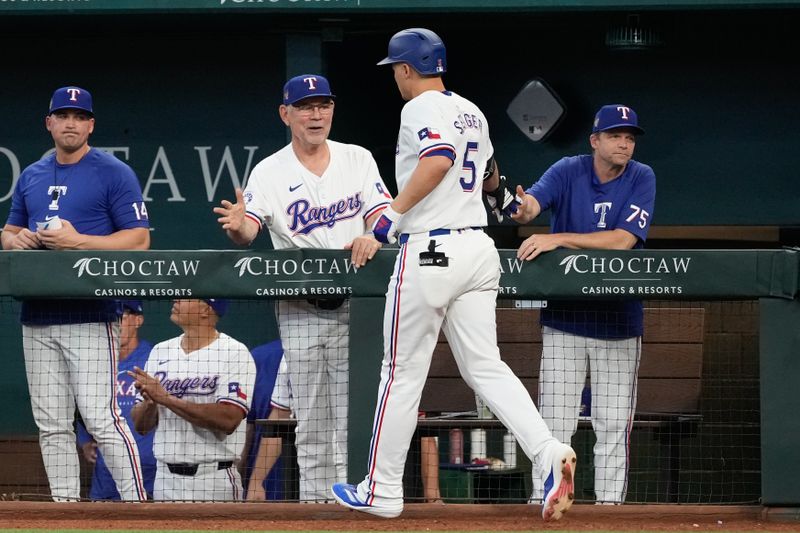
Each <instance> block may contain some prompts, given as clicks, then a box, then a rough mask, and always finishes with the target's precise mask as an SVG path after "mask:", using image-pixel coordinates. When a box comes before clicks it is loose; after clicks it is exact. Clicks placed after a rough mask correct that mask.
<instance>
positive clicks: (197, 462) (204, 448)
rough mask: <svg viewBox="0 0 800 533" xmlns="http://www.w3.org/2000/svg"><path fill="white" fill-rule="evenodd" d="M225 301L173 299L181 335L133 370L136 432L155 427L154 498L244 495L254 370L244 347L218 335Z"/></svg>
mask: <svg viewBox="0 0 800 533" xmlns="http://www.w3.org/2000/svg"><path fill="white" fill-rule="evenodd" d="M227 305H228V303H227V301H226V300H220V299H210V300H175V302H174V304H173V307H172V315H171V317H170V319H171V320H172V321H173V322H174V323H175V324H176V325H178V326H180V328H181V329H182V330H183V334H182V335H180V336H178V337H175V338H173V339H169V340H167V341H164V342H160V343H158V344H156V345H155V346H154V347H153V351H152V352H151V353H150V358H149V359H148V361H147V364H146V365H145V368H144V369H140V368H138V367H136V368H134V370H133V372H131V375H132V376H133V377H134V378H135V379H136V382H135V386H136V388H137V390H138V392H139V397H137V401H138V403H137V405H136V406H135V407H134V408H133V413H132V414H133V420H134V422H135V424H136V431H138V432H139V433H147V432H149V431H151V430H153V429H156V434H155V438H154V441H153V455H155V458H156V460H157V463H158V468H157V471H156V480H155V485H154V488H153V499H155V500H160V501H175V500H178V501H181V500H191V501H226V500H239V499H241V498H242V481H241V478H240V476H239V472H238V471H237V469H236V463H237V462H238V461H239V459H240V457H241V453H242V448H243V446H244V440H245V425H244V424H242V423H241V422H242V420H243V419H244V418H245V417H246V416H247V413H248V411H249V409H250V401H251V399H252V395H253V384H254V382H255V378H256V366H255V362H254V361H253V358H252V356H251V355H250V351H249V350H248V349H247V347H246V346H245V345H244V344H242V343H241V342H238V341H236V340H234V339H232V338H231V337H229V336H227V335H225V334H224V333H221V332H219V331H218V330H217V328H216V324H217V321H218V319H219V317H221V316H222V315H224V314H225V310H226V309H227Z"/></svg>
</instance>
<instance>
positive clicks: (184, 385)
mask: <svg viewBox="0 0 800 533" xmlns="http://www.w3.org/2000/svg"><path fill="white" fill-rule="evenodd" d="M153 377H154V378H156V379H157V380H159V381H160V382H161V386H162V387H164V390H166V391H167V392H168V393H169V394H171V395H172V396H176V397H178V398H183V397H184V396H186V395H189V396H208V395H210V394H214V393H215V392H216V391H217V385H218V384H219V376H203V377H193V378H177V379H168V378H167V373H166V372H156V373H155V374H154V375H153Z"/></svg>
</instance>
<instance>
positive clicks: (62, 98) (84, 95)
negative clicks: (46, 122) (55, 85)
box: [47, 85, 94, 116]
mask: <svg viewBox="0 0 800 533" xmlns="http://www.w3.org/2000/svg"><path fill="white" fill-rule="evenodd" d="M61 109H80V110H81V111H86V112H87V113H89V114H90V115H92V116H94V111H93V109H92V95H91V93H90V92H89V91H87V90H86V89H81V88H80V87H75V86H72V85H71V86H69V87H61V88H60V89H56V92H54V93H53V97H52V98H51V99H50V111H49V112H48V113H47V114H48V115H52V114H53V113H55V112H56V111H59V110H61Z"/></svg>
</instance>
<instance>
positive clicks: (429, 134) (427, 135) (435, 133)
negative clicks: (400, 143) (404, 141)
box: [417, 128, 442, 141]
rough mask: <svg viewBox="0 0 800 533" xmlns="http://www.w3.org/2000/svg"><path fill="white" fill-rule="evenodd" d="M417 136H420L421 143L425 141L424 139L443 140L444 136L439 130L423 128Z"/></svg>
mask: <svg viewBox="0 0 800 533" xmlns="http://www.w3.org/2000/svg"><path fill="white" fill-rule="evenodd" d="M417 135H419V140H420V141H421V140H423V139H441V138H442V136H441V135H439V130H437V129H435V128H422V129H421V130H419V131H418V132H417Z"/></svg>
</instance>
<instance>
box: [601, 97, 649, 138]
mask: <svg viewBox="0 0 800 533" xmlns="http://www.w3.org/2000/svg"><path fill="white" fill-rule="evenodd" d="M615 128H630V129H632V130H634V131H635V132H636V134H637V135H643V134H644V130H643V129H642V128H640V127H639V118H638V117H637V115H636V111H634V110H633V109H631V108H630V107H628V106H626V105H623V104H610V105H604V106H603V107H601V108H600V110H599V111H598V112H597V114H596V115H595V116H594V124H593V125H592V133H598V132H601V131H607V130H612V129H615Z"/></svg>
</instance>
